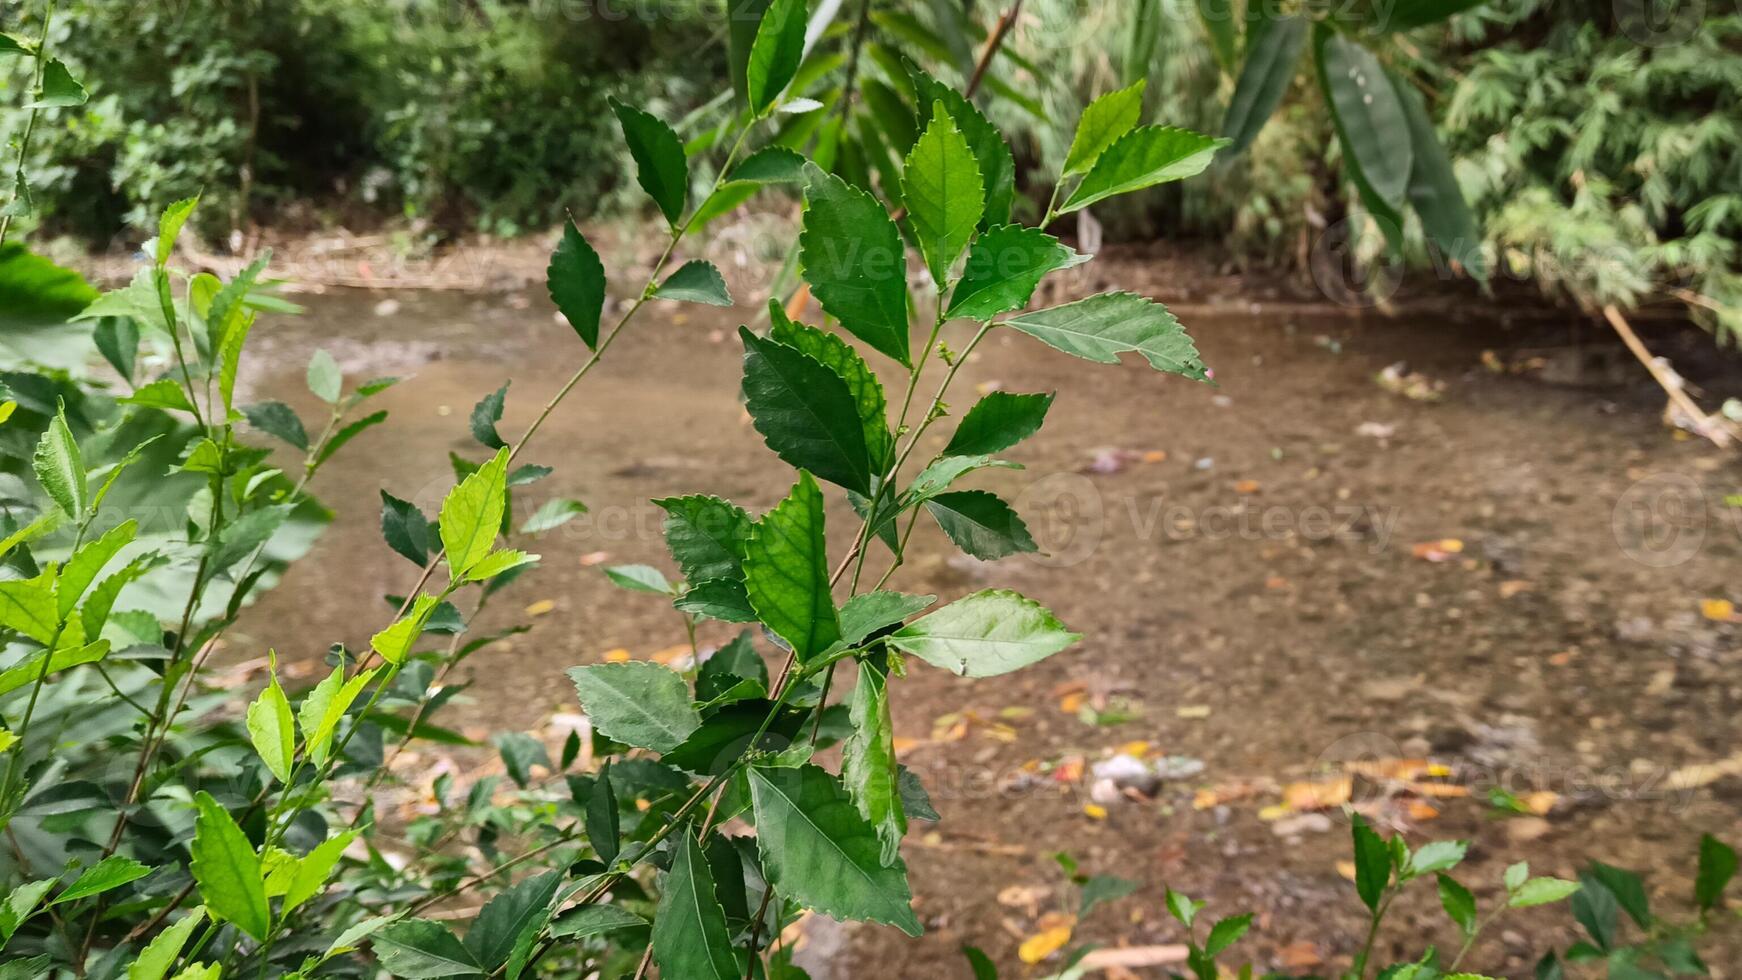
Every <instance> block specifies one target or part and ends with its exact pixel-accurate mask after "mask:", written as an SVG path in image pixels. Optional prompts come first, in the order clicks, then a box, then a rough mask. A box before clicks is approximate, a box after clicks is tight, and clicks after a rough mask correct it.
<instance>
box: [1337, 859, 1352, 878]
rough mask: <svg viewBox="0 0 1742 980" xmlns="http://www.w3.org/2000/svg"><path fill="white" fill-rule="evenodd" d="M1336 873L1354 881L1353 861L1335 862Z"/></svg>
mask: <svg viewBox="0 0 1742 980" xmlns="http://www.w3.org/2000/svg"><path fill="white" fill-rule="evenodd" d="M1337 873H1338V874H1340V875H1342V876H1343V877H1345V878H1347V879H1349V880H1350V881H1354V880H1355V862H1353V861H1338V862H1337Z"/></svg>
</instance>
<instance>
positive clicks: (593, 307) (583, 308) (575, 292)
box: [544, 220, 605, 350]
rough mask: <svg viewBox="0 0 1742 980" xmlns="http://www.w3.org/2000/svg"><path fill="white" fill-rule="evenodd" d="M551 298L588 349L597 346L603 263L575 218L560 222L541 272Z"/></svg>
mask: <svg viewBox="0 0 1742 980" xmlns="http://www.w3.org/2000/svg"><path fill="white" fill-rule="evenodd" d="M544 281H545V288H546V289H547V290H548V291H549V292H550V301H551V302H552V303H555V304H556V308H557V309H558V310H560V311H561V312H562V315H563V318H564V319H566V320H568V321H569V326H570V327H573V328H574V331H575V334H576V336H578V337H580V338H581V343H583V344H586V345H587V349H588V350H596V349H597V348H598V346H599V317H600V316H601V315H602V314H603V313H604V311H605V265H604V263H603V262H600V261H599V253H597V252H595V251H593V246H591V245H589V244H587V240H586V238H584V237H583V236H582V235H581V233H580V230H579V229H577V228H576V227H575V223H574V221H572V220H570V221H567V222H564V223H563V240H562V243H561V244H559V245H558V246H557V247H556V251H554V252H552V253H551V255H550V267H549V268H547V269H546V270H545V274H544Z"/></svg>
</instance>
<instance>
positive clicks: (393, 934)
mask: <svg viewBox="0 0 1742 980" xmlns="http://www.w3.org/2000/svg"><path fill="white" fill-rule="evenodd" d="M370 943H371V944H372V945H373V946H374V947H375V956H376V958H377V959H379V960H380V961H381V967H382V969H385V970H386V971H387V972H388V973H390V974H392V975H393V976H396V977H408V978H411V980H422V978H426V977H469V976H474V975H480V974H483V973H484V972H485V970H484V969H483V964H482V963H479V962H478V960H477V958H476V957H474V956H473V955H472V951H471V950H469V949H467V948H466V945H465V944H464V943H462V942H460V940H459V939H458V938H456V937H455V936H454V934H453V933H452V932H451V931H449V929H448V927H447V926H444V925H442V924H441V923H439V922H431V921H429V920H428V919H400V920H399V921H397V922H391V923H389V924H387V925H386V926H383V927H382V928H381V929H380V930H379V931H378V932H376V933H375V934H374V935H373V936H372V937H370Z"/></svg>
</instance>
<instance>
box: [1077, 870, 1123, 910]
mask: <svg viewBox="0 0 1742 980" xmlns="http://www.w3.org/2000/svg"><path fill="white" fill-rule="evenodd" d="M1135 891H1137V882H1135V881H1132V880H1131V879H1129V878H1120V877H1118V876H1117V875H1096V876H1094V877H1093V878H1090V879H1089V880H1088V881H1085V882H1083V889H1082V895H1081V897H1080V898H1078V900H1077V918H1078V919H1086V918H1088V916H1089V913H1090V912H1093V911H1094V910H1095V906H1097V905H1101V904H1103V903H1105V902H1117V901H1118V900H1119V899H1121V898H1124V897H1125V896H1127V895H1130V894H1131V893H1133V892H1135Z"/></svg>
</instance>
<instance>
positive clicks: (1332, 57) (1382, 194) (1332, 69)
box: [1313, 23, 1415, 237]
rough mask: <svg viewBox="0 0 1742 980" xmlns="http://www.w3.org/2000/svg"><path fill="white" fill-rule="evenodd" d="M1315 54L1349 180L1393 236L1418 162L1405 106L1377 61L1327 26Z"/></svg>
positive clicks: (1316, 36) (1317, 28)
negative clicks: (1411, 173)
mask: <svg viewBox="0 0 1742 980" xmlns="http://www.w3.org/2000/svg"><path fill="white" fill-rule="evenodd" d="M1313 50H1314V53H1315V56H1316V62H1317V65H1318V75H1319V86H1320V88H1322V89H1323V91H1324V94H1325V101H1326V103H1328V104H1329V105H1330V108H1331V121H1332V123H1334V124H1335V127H1336V130H1337V139H1338V142H1340V143H1341V144H1342V147H1343V161H1344V164H1345V166H1346V167H1347V168H1348V171H1349V178H1350V180H1352V181H1353V182H1354V183H1355V187H1356V189H1357V190H1359V191H1360V192H1361V199H1362V200H1363V201H1364V202H1366V204H1367V206H1368V208H1369V209H1371V210H1372V211H1374V213H1375V214H1377V215H1378V216H1379V217H1381V218H1384V219H1385V221H1386V222H1387V223H1388V227H1387V229H1386V235H1387V236H1388V237H1391V236H1395V235H1397V234H1398V233H1399V228H1400V226H1401V219H1400V217H1399V215H1400V213H1401V212H1402V209H1403V202H1404V195H1405V192H1406V191H1407V190H1408V189H1409V175H1410V170H1411V168H1412V166H1413V165H1414V161H1415V153H1414V150H1413V149H1412V147H1411V146H1410V140H1409V122H1408V120H1407V119H1406V118H1405V117H1404V113H1403V102H1402V101H1401V100H1400V99H1399V98H1398V97H1397V90H1396V89H1394V88H1392V86H1391V84H1390V83H1389V82H1388V81H1387V80H1386V77H1385V69H1384V68H1383V67H1382V66H1381V65H1380V63H1379V59H1378V58H1376V57H1374V55H1373V53H1372V52H1371V51H1368V50H1367V49H1366V48H1364V47H1362V46H1361V45H1360V44H1357V43H1356V42H1354V41H1351V40H1349V39H1348V38H1345V37H1343V36H1342V35H1340V34H1338V33H1337V32H1336V31H1334V30H1332V29H1331V28H1330V27H1329V26H1328V25H1326V24H1323V23H1320V24H1316V25H1314V27H1313Z"/></svg>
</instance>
